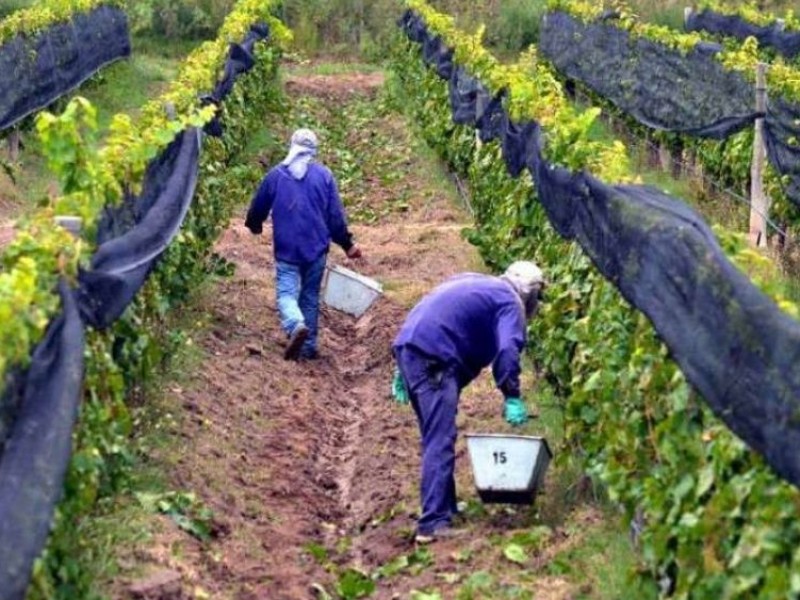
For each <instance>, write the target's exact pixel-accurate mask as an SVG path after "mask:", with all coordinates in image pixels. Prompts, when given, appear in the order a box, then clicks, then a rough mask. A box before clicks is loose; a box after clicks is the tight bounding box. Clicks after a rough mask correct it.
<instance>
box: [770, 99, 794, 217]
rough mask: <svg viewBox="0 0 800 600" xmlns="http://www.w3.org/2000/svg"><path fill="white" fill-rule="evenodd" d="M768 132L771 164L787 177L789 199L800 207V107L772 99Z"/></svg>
mask: <svg viewBox="0 0 800 600" xmlns="http://www.w3.org/2000/svg"><path fill="white" fill-rule="evenodd" d="M764 129H765V136H764V137H765V139H766V143H767V156H768V157H769V162H770V163H771V164H772V165H773V166H774V167H775V170H776V171H777V172H778V173H780V174H781V175H783V176H785V179H784V180H783V181H782V185H783V189H784V192H785V193H786V195H787V196H788V197H789V199H790V200H792V202H794V203H795V204H796V205H798V206H800V106H797V105H794V104H789V103H787V102H784V101H783V100H781V99H780V98H775V99H773V98H770V99H769V101H768V103H767V118H766V119H765V120H764Z"/></svg>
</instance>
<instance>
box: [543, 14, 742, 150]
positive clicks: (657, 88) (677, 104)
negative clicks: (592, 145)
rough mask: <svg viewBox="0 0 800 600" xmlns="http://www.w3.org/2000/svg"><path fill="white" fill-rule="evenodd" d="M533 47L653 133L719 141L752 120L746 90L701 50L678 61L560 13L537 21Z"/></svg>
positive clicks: (677, 55)
mask: <svg viewBox="0 0 800 600" xmlns="http://www.w3.org/2000/svg"><path fill="white" fill-rule="evenodd" d="M539 43H540V49H541V51H542V54H543V55H544V56H546V57H547V58H548V60H550V61H551V62H552V63H553V65H554V66H555V67H556V69H558V71H559V72H561V73H563V74H564V75H565V76H566V77H569V78H570V79H574V80H576V81H580V82H581V83H583V84H584V85H586V86H587V87H588V88H589V89H591V90H593V91H594V92H596V93H597V94H599V95H600V96H602V97H603V98H606V99H607V100H608V101H610V102H611V103H613V104H614V105H615V106H616V107H617V108H619V109H620V110H621V111H623V112H625V113H627V114H629V115H631V116H633V117H634V118H635V119H636V120H637V121H639V122H640V123H642V124H644V125H646V126H647V127H650V128H652V129H660V130H665V131H675V132H680V133H686V134H688V135H693V136H699V137H709V138H714V139H724V138H726V137H728V136H730V135H731V134H733V133H735V132H737V131H740V130H742V129H743V128H745V127H747V126H749V125H750V124H752V123H753V121H754V120H755V117H756V115H755V113H754V111H753V105H754V99H755V91H754V89H753V86H752V85H750V84H749V83H748V82H747V81H746V80H745V79H744V78H743V77H742V76H741V75H740V74H738V73H734V72H731V71H728V70H726V69H725V68H724V67H723V66H722V64H721V63H720V62H719V61H717V60H716V59H715V58H714V53H713V51H709V49H707V48H705V47H699V48H696V49H694V50H693V51H691V52H689V53H688V54H686V55H684V54H682V53H681V52H679V51H677V50H671V49H669V48H667V47H665V46H663V45H661V44H658V43H656V42H653V41H650V40H647V39H643V38H632V37H631V35H630V34H629V33H628V32H627V31H625V30H624V29H620V28H618V27H615V26H614V24H613V22H611V23H608V22H597V23H591V24H585V23H582V22H581V21H579V20H578V19H576V18H574V17H572V16H571V15H568V14H566V13H564V12H553V13H549V14H547V15H546V16H545V17H544V19H543V20H542V24H541V28H540V32H539Z"/></svg>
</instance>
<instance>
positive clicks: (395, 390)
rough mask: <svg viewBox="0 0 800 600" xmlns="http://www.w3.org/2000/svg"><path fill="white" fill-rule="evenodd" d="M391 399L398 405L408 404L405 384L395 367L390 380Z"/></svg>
mask: <svg viewBox="0 0 800 600" xmlns="http://www.w3.org/2000/svg"><path fill="white" fill-rule="evenodd" d="M392 397H393V398H394V401H395V402H397V403H398V404H408V402H409V398H408V390H407V389H406V382H405V381H403V376H402V375H401V374H400V369H398V368H397V367H395V368H394V378H393V379H392Z"/></svg>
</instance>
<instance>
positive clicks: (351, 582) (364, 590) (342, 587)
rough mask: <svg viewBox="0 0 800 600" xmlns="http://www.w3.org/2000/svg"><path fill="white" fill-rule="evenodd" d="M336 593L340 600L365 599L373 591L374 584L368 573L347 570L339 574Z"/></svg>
mask: <svg viewBox="0 0 800 600" xmlns="http://www.w3.org/2000/svg"><path fill="white" fill-rule="evenodd" d="M336 591H337V593H338V594H339V597H340V598H341V599H342V600H356V599H357V598H367V597H369V596H371V595H372V593H373V592H374V591H375V582H374V581H373V580H372V578H371V577H370V576H369V574H368V573H364V572H363V571H361V570H359V569H347V570H345V571H343V572H342V573H340V574H339V581H338V582H337V584H336Z"/></svg>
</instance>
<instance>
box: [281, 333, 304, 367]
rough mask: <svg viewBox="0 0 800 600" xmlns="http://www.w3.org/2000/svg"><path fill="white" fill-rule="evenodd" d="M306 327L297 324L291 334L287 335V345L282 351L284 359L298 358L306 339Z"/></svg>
mask: <svg viewBox="0 0 800 600" xmlns="http://www.w3.org/2000/svg"><path fill="white" fill-rule="evenodd" d="M308 333H309V331H308V327H306V326H305V325H298V326H297V327H295V328H294V331H293V332H292V335H290V336H289V345H288V346H286V350H284V351H283V358H284V359H286V360H297V359H298V358H300V351H301V350H302V349H303V344H304V343H305V341H306V339H308Z"/></svg>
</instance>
